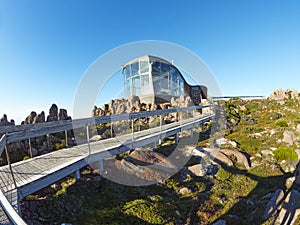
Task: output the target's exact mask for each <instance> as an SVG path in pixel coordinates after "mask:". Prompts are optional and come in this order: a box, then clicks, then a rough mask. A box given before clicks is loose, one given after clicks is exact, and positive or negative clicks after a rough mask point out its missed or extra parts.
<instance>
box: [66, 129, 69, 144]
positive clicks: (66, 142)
mask: <svg viewBox="0 0 300 225" xmlns="http://www.w3.org/2000/svg"><path fill="white" fill-rule="evenodd" d="M65 138H66V147H69V144H68V131H67V130H65Z"/></svg>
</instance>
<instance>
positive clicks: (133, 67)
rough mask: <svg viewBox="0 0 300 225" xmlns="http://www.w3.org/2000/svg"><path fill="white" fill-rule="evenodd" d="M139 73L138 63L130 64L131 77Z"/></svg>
mask: <svg viewBox="0 0 300 225" xmlns="http://www.w3.org/2000/svg"><path fill="white" fill-rule="evenodd" d="M138 72H139V63H138V62H136V63H133V64H131V76H134V75H137V74H138Z"/></svg>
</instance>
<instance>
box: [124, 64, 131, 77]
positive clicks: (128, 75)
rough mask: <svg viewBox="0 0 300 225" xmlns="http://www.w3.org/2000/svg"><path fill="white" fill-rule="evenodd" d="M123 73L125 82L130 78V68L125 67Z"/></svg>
mask: <svg viewBox="0 0 300 225" xmlns="http://www.w3.org/2000/svg"><path fill="white" fill-rule="evenodd" d="M123 73H124V76H125V80H127V79H128V78H129V77H130V66H126V67H125V69H124V72H123Z"/></svg>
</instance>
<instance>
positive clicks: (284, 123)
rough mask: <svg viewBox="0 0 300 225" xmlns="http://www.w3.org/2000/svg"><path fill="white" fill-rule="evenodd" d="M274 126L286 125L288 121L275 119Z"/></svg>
mask: <svg viewBox="0 0 300 225" xmlns="http://www.w3.org/2000/svg"><path fill="white" fill-rule="evenodd" d="M275 124H276V126H280V127H288V126H289V125H288V123H287V122H286V121H285V120H278V121H276V123H275Z"/></svg>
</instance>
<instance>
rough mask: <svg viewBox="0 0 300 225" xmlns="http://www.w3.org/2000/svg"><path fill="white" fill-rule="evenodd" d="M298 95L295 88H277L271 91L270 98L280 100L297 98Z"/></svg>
mask: <svg viewBox="0 0 300 225" xmlns="http://www.w3.org/2000/svg"><path fill="white" fill-rule="evenodd" d="M298 97H299V94H298V92H297V91H296V90H290V89H288V90H282V89H281V88H280V89H277V90H275V91H273V92H272V94H271V96H270V98H271V99H274V100H277V101H280V100H284V99H297V98H298Z"/></svg>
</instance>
